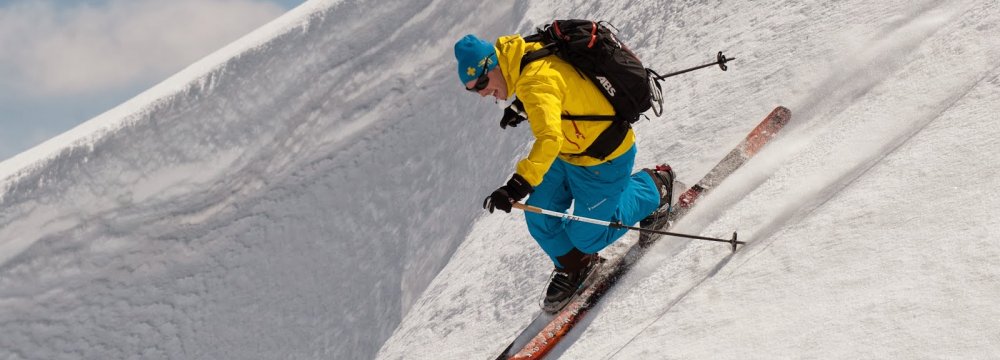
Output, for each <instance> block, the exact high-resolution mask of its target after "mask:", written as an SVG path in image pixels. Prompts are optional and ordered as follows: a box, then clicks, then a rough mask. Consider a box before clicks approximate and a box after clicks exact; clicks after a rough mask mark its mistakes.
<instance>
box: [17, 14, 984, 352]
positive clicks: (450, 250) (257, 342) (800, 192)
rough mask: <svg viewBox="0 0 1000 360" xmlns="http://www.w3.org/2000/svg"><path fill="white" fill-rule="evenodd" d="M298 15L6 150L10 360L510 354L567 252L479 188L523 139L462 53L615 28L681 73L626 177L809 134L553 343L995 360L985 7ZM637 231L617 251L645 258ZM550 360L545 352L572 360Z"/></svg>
mask: <svg viewBox="0 0 1000 360" xmlns="http://www.w3.org/2000/svg"><path fill="white" fill-rule="evenodd" d="M377 5H378V6H375V5H374V4H363V3H360V2H352V1H317V0H313V1H310V2H308V3H306V4H304V5H303V6H300V7H298V8H296V9H295V10H293V11H292V12H290V13H288V14H286V15H285V16H283V17H282V18H280V19H278V20H276V21H274V22H272V23H271V24H269V25H267V26H265V27H264V28H261V29H259V30H258V31H256V32H254V33H252V34H250V35H248V36H247V37H245V38H244V39H241V40H240V41H238V42H236V43H234V44H231V45H230V46H227V47H226V48H224V49H221V50H219V51H218V52H216V53H215V54H213V55H211V56H209V57H207V58H206V59H203V60H202V61H200V62H198V63H196V64H193V65H192V66H191V67H189V68H187V69H185V70H184V71H182V72H181V73H178V74H177V75H175V76H173V77H171V78H170V79H167V80H166V81H164V82H163V83H161V84H159V85H157V86H156V87H154V88H152V89H150V90H149V91H147V92H145V93H143V94H141V95H139V96H137V97H136V98H135V99H132V100H130V101H129V102H126V103H125V104H122V105H121V106H119V107H117V108H115V109H112V110H110V111H108V112H107V113H105V114H103V115H101V116H99V117H97V118H95V119H93V120H91V121H89V122H87V123H85V124H83V125H81V126H80V127H78V128H76V129H73V130H72V131H70V132H68V133H66V134H63V135H60V136H59V137H56V138H54V139H52V140H50V141H48V142H46V143H44V144H42V145H40V146H38V147H36V148H34V149H32V150H29V151H27V152H25V153H23V154H20V155H18V156H15V157H14V158H11V159H9V160H6V161H4V162H2V163H0V189H2V192H0V334H2V335H0V359H78V358H85V359H125V358H142V359H256V358H259V359H275V358H281V359H314V358H337V359H347V358H351V359H353V358H373V357H378V358H386V359H396V358H406V359H425V358H444V359H469V358H491V357H493V356H496V354H498V353H499V351H500V350H502V348H503V347H504V346H506V344H507V342H509V341H510V340H511V339H512V338H513V336H514V335H516V333H517V331H518V330H519V328H520V327H521V326H523V325H525V324H527V323H528V322H529V321H530V319H531V316H532V315H533V313H534V312H536V311H537V309H538V308H537V302H538V296H539V294H540V292H541V290H542V287H543V286H544V282H545V281H546V279H547V276H548V273H549V271H550V268H551V264H550V263H548V262H547V260H546V258H545V257H544V256H543V255H542V253H541V251H540V250H539V249H537V246H536V245H535V244H534V242H533V240H531V239H530V237H529V236H528V234H527V231H526V230H525V228H524V225H523V217H522V216H521V214H518V213H513V214H510V215H507V214H493V215H489V216H486V215H485V214H483V212H482V210H481V208H479V205H480V202H481V199H482V197H483V196H485V194H486V193H488V192H489V191H491V190H492V189H493V188H494V187H495V186H496V185H498V184H500V183H502V181H504V180H505V179H506V177H508V176H509V173H510V171H511V170H512V168H513V164H514V162H515V161H516V160H517V158H518V157H519V156H520V155H522V154H523V153H524V152H525V151H526V147H525V146H526V144H528V143H529V142H530V135H529V134H527V131H526V130H524V129H520V128H518V129H513V131H512V130H511V129H508V130H507V131H501V130H499V129H498V127H497V120H498V119H499V111H498V110H497V109H496V107H494V106H493V104H492V101H489V100H483V99H478V98H476V97H475V96H474V95H471V94H468V93H467V92H465V91H464V90H462V89H461V88H460V86H461V85H460V84H459V83H458V82H457V81H456V80H455V77H454V71H455V70H454V63H453V60H452V53H451V52H452V44H453V42H454V41H455V39H458V38H459V37H461V36H462V35H464V34H466V33H476V34H478V35H480V36H484V37H495V36H498V35H502V34H505V33H512V32H521V33H526V32H528V31H529V30H530V29H531V28H533V27H534V26H536V25H539V24H543V23H545V22H547V21H549V20H550V19H551V18H553V17H559V18H564V17H586V18H601V19H607V20H610V21H612V22H613V23H614V24H615V25H616V26H617V27H618V28H619V29H620V30H621V32H622V34H623V37H624V38H625V39H626V40H627V41H628V43H629V44H631V46H632V48H633V50H635V51H636V52H637V53H639V54H640V56H642V58H643V59H644V60H645V62H646V63H647V65H648V66H650V67H653V68H656V69H662V70H664V71H667V70H674V69H679V68H682V67H687V66H692V65H696V64H700V63H703V62H705V61H708V60H711V59H712V56H713V54H714V52H716V51H718V50H725V51H726V53H727V55H729V56H734V57H736V58H737V60H736V61H734V62H733V63H732V65H731V67H730V71H728V72H725V73H723V72H720V71H718V70H700V71H698V72H695V73H691V74H687V75H683V76H680V77H676V78H671V79H668V80H666V82H665V83H664V85H665V89H664V93H665V97H666V99H667V103H666V104H665V105H666V106H665V115H664V116H663V117H662V118H659V119H653V120H652V121H649V122H642V123H640V124H639V125H638V130H637V131H638V134H639V138H640V139H639V149H640V151H639V157H638V159H637V163H638V164H640V165H644V164H652V163H655V162H660V161H669V162H670V163H671V164H672V165H673V166H674V167H675V169H677V170H678V175H679V177H680V179H681V180H682V181H685V182H687V183H692V182H694V181H696V180H697V179H698V178H699V177H700V176H701V175H702V174H703V173H704V172H706V171H707V170H708V169H709V168H710V167H711V166H713V165H714V164H715V162H717V161H718V160H719V159H720V158H721V157H722V156H723V155H724V154H725V153H726V152H727V151H728V150H729V148H730V147H731V146H732V145H734V144H735V143H736V142H738V141H739V140H740V138H741V137H742V136H743V135H744V134H745V133H746V132H747V131H748V130H749V129H750V128H752V127H753V126H754V125H755V123H756V122H757V121H758V120H759V119H760V118H761V117H763V116H764V115H765V114H766V113H767V112H768V111H769V110H770V109H771V108H773V107H774V106H776V105H779V104H781V105H786V106H788V107H789V108H791V109H792V111H793V119H792V123H790V124H789V126H788V127H787V128H786V129H785V130H783V133H782V135H781V137H779V138H778V139H777V141H776V142H774V143H772V144H771V145H770V146H769V147H768V148H766V149H765V150H764V151H763V152H762V153H760V154H758V156H757V157H756V158H755V160H753V161H752V162H750V163H748V164H747V165H746V166H745V168H744V169H743V170H741V171H740V172H738V173H736V174H734V175H733V176H732V177H731V178H730V179H729V181H727V182H725V183H724V184H722V185H721V186H720V187H719V188H718V189H716V191H715V192H714V193H712V194H711V196H708V197H706V198H705V199H703V200H704V201H703V202H702V203H700V205H699V206H698V208H696V210H695V211H693V212H692V213H690V214H689V216H688V217H687V218H685V219H684V220H683V221H681V222H680V223H679V224H678V225H677V226H676V227H675V230H677V231H683V232H690V233H700V234H704V235H708V236H723V235H725V234H728V233H729V232H731V231H733V230H737V231H739V232H740V238H741V239H743V240H746V241H748V242H750V244H749V245H748V246H746V247H745V248H743V249H742V250H740V251H739V252H738V253H736V254H735V255H731V254H729V252H728V250H727V247H726V246H724V245H718V244H714V243H697V242H694V243H693V242H688V241H686V240H676V239H664V240H663V241H662V242H661V243H660V244H658V245H657V247H655V248H654V249H653V251H652V252H651V253H650V254H649V255H647V257H646V258H645V259H644V260H643V261H642V262H641V263H640V264H639V266H638V267H637V268H636V269H634V271H633V272H632V273H631V274H630V276H628V277H627V278H626V279H624V280H623V282H622V283H620V284H619V286H617V287H616V288H615V289H614V290H613V291H612V292H611V293H610V294H609V295H608V296H606V297H605V298H604V300H603V301H602V303H601V304H600V305H599V306H598V308H597V309H596V310H595V311H594V312H593V313H592V316H591V317H590V318H589V319H588V320H587V321H585V322H584V324H583V325H582V326H580V327H578V328H577V329H576V330H575V331H574V332H573V333H572V334H571V336H570V339H569V340H570V341H568V342H566V343H565V344H564V346H562V347H561V348H559V349H557V350H556V353H555V354H553V355H556V356H558V355H561V357H563V358H567V359H609V358H616V359H634V358H713V359H715V358H789V357H792V358H859V357H863V358H885V357H892V358H998V357H1000V320H998V319H1000V306H998V305H997V304H996V299H998V298H1000V249H998V248H997V245H998V241H997V240H996V239H997V237H998V235H1000V220H998V219H1000V196H998V195H997V190H996V188H998V187H1000V166H998V165H997V164H1000V158H998V157H1000V123H998V122H997V121H996V116H997V115H996V114H997V113H998V111H1000V67H998V65H997V64H998V61H997V60H996V59H997V58H998V56H1000V37H997V36H995V34H996V33H997V31H998V30H1000V10H998V9H997V8H996V6H995V4H994V2H992V1H985V0H981V1H962V2H937V1H919V2H914V1H899V0H890V1H881V2H864V1H856V0H850V1H836V2H806V3H803V2H792V1H762V2H753V3H723V2H721V1H699V2H693V1H665V2H658V1H645V2H642V1H603V2H599V3H598V2H587V1H582V0H573V1H565V2H559V3H553V2H536V1H516V2H512V1H507V2H463V1H445V0H440V1H432V0H423V1H388V0H383V1H379V2H378V4H377ZM632 240H634V239H633V238H631V237H630V238H628V239H625V240H623V241H626V242H627V241H632ZM556 356H552V357H556Z"/></svg>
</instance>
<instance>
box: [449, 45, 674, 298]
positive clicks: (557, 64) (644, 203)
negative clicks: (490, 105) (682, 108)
mask: <svg viewBox="0 0 1000 360" xmlns="http://www.w3.org/2000/svg"><path fill="white" fill-rule="evenodd" d="M541 47H542V45H541V44H540V43H537V42H525V41H524V39H523V38H522V37H521V36H520V35H508V36H502V37H500V38H499V39H497V41H496V42H495V44H493V43H489V42H487V41H485V40H483V39H480V38H478V37H476V36H474V35H466V36H465V37H463V38H462V39H460V40H459V41H458V42H457V43H456V44H455V58H456V59H457V60H458V76H459V79H460V80H461V81H462V83H463V84H464V85H465V88H466V90H468V91H471V92H475V93H478V94H479V96H482V97H485V96H492V97H494V98H496V99H497V100H507V99H508V98H513V96H515V95H516V96H517V98H518V99H519V100H520V101H521V103H522V104H523V105H522V106H523V110H524V112H525V113H526V114H527V121H528V123H529V124H530V127H531V131H532V133H533V134H534V136H535V142H534V144H533V145H532V147H531V151H530V153H529V154H528V156H527V158H525V159H522V160H520V161H519V162H518V163H517V167H516V169H515V172H514V174H513V175H512V176H511V177H510V180H508V181H507V183H506V185H503V186H501V187H500V188H498V189H497V190H496V191H493V193H492V194H490V195H489V196H487V197H486V199H485V200H484V202H483V208H484V209H487V210H488V211H489V212H490V213H492V212H493V211H494V210H495V209H500V210H503V211H504V212H507V213H509V212H510V211H511V207H512V204H513V203H514V202H517V201H520V200H521V199H523V198H525V197H526V196H528V195H529V194H530V195H531V196H530V197H528V199H527V202H526V204H527V205H531V206H537V207H540V208H545V209H550V210H554V211H560V212H564V211H566V210H567V209H569V207H570V205H571V203H573V207H574V211H573V213H574V214H575V215H578V216H583V217H589V218H595V219H599V220H605V221H612V222H614V221H620V222H622V223H624V224H627V225H632V224H635V223H636V222H640V224H641V226H643V227H657V228H658V227H659V226H660V225H662V222H665V221H666V214H667V211H668V210H669V203H670V200H671V195H672V192H673V184H674V173H673V171H672V170H671V169H670V167H669V166H667V165H665V164H661V165H657V166H656V167H654V168H652V169H648V168H647V169H643V170H642V171H640V172H637V173H635V174H632V173H631V172H632V166H633V163H634V161H635V154H636V147H635V134H634V133H633V132H632V130H631V129H628V130H627V131H628V133H627V134H625V137H624V140H622V141H621V142H620V143H619V144H616V146H614V147H613V148H609V149H608V151H609V152H610V154H609V155H607V156H606V157H604V158H603V159H601V158H595V157H592V156H587V155H583V153H585V152H586V150H587V149H588V147H590V146H591V145H592V144H593V143H594V140H595V139H596V138H597V137H598V135H599V134H601V133H602V132H603V131H605V129H608V128H609V127H611V126H612V121H611V120H607V121H577V120H572V119H573V116H572V115H605V116H606V115H614V113H615V111H614V108H613V107H612V105H611V103H610V102H608V100H607V99H606V98H605V96H604V95H603V94H602V93H601V91H600V90H599V89H598V88H597V85H595V84H594V83H593V82H592V81H590V80H588V79H587V78H585V77H583V76H581V75H580V74H579V73H578V72H577V70H576V69H574V68H573V66H572V65H570V64H569V63H567V62H566V61H563V60H562V59H560V58H558V57H556V56H547V57H544V58H541V59H539V60H537V61H532V62H528V63H527V64H525V65H524V66H523V69H522V68H521V66H522V65H521V59H522V57H523V56H524V55H525V53H527V52H530V51H535V50H537V49H539V48H541ZM567 117H568V118H569V119H567ZM525 220H526V222H527V226H528V231H529V232H530V233H531V236H532V237H533V238H534V239H535V241H537V242H538V244H539V245H540V246H541V248H542V250H543V251H544V252H545V253H546V254H547V255H548V256H549V257H550V258H551V259H552V262H553V263H554V264H555V269H554V270H553V272H552V275H551V277H550V280H549V284H548V286H547V287H546V290H545V297H544V300H543V302H542V308H543V310H545V311H547V312H550V313H554V312H556V311H558V310H559V309H561V308H562V307H563V306H565V305H566V304H567V303H568V302H569V300H570V299H571V298H572V296H573V295H574V294H575V293H576V292H577V291H578V290H579V289H580V288H581V287H582V286H583V284H584V281H585V280H586V279H587V276H589V275H590V274H591V273H592V272H593V270H594V269H595V268H596V267H597V265H598V264H599V263H600V258H599V257H598V255H597V253H598V252H599V251H600V250H602V249H604V248H605V247H607V246H608V245H610V244H611V243H613V242H614V241H615V240H617V239H619V238H620V237H621V236H622V235H624V234H625V232H626V230H625V229H613V228H609V227H603V226H599V225H593V224H587V223H582V222H575V221H563V220H562V219H560V218H555V217H550V216H545V215H542V214H534V213H525Z"/></svg>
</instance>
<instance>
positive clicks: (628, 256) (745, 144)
mask: <svg viewBox="0 0 1000 360" xmlns="http://www.w3.org/2000/svg"><path fill="white" fill-rule="evenodd" d="M789 120H791V111H790V110H788V108H785V107H783V106H779V107H777V108H775V109H774V110H773V111H771V113H770V114H768V115H767V116H766V117H765V118H764V120H762V121H761V122H760V123H759V124H758V125H757V126H756V127H754V129H753V130H751V131H750V133H749V134H747V136H746V137H745V138H744V139H743V141H741V142H740V143H739V144H738V145H736V147H734V148H733V150H731V151H730V152H729V153H728V154H726V156H725V157H724V158H723V159H722V160H721V161H719V163H718V164H716V165H715V167H713V168H712V170H710V171H709V172H708V173H707V174H705V176H704V177H702V179H701V180H700V181H698V182H697V183H696V184H694V185H693V186H691V188H689V189H688V190H687V191H685V192H684V193H682V194H681V195H680V196H679V198H678V201H677V204H676V205H675V206H674V207H673V208H671V212H670V214H669V215H668V221H667V222H666V223H665V225H664V226H662V227H661V228H660V229H669V227H670V226H671V225H672V224H674V223H676V222H677V221H678V220H680V219H681V218H682V217H683V216H684V215H685V214H687V213H688V211H690V209H691V208H692V207H693V206H694V205H695V204H696V202H697V200H698V199H699V198H700V197H701V196H703V195H704V194H706V193H708V192H709V191H711V190H712V189H713V188H715V187H716V186H718V184H720V183H722V181H723V180H725V179H726V177H728V176H729V175H730V174H732V173H733V172H735V171H736V169H738V168H739V167H740V166H742V165H743V164H745V163H746V162H747V161H748V160H749V159H750V158H752V157H753V156H754V155H756V154H757V153H758V152H759V151H760V149H761V148H763V147H764V145H766V144H767V142H768V141H770V140H771V139H772V138H774V136H775V135H776V134H777V133H778V131H780V130H781V129H782V128H783V127H784V126H785V124H787V123H788V121H789ZM660 229H657V230H660ZM661 236H662V235H660V234H656V233H649V232H643V233H641V234H640V235H639V241H637V242H636V243H635V244H633V245H632V246H631V247H629V249H628V250H627V251H625V253H624V254H623V255H621V256H618V257H614V258H611V259H607V260H606V261H605V263H604V265H603V266H602V267H601V269H599V270H598V272H597V273H595V274H592V275H591V276H596V279H593V281H592V282H590V281H588V282H590V283H591V284H590V286H587V287H585V288H584V289H583V290H582V292H580V293H579V294H577V295H576V297H575V298H574V299H573V300H571V301H570V302H569V303H568V304H567V305H566V306H565V307H564V308H563V309H562V310H560V311H559V312H558V313H556V314H555V315H552V314H546V313H545V312H539V313H538V314H537V315H536V316H535V318H534V320H533V321H532V322H531V324H530V325H529V326H528V327H527V328H525V329H524V330H523V331H522V332H521V333H520V335H518V336H517V337H516V338H515V339H514V340H513V341H512V342H511V343H510V345H508V346H507V348H506V349H505V350H504V351H503V352H502V353H501V354H500V355H499V356H498V357H497V360H504V359H540V358H542V357H543V356H545V354H548V353H549V351H551V350H552V349H554V348H555V346H556V345H557V344H558V343H559V341H560V340H562V339H563V338H564V337H565V336H566V334H568V333H569V331H570V330H572V329H573V327H574V326H575V325H576V324H577V323H578V322H579V321H580V320H581V319H583V317H584V316H585V315H586V314H587V312H588V311H589V310H590V309H591V308H593V306H594V305H596V304H597V302H598V301H599V300H600V299H601V297H602V296H603V295H604V294H605V293H606V292H607V290H608V289H610V288H611V287H612V286H614V285H615V284H616V283H617V282H618V280H619V279H621V278H622V277H623V276H624V275H625V274H626V273H627V272H628V271H629V269H631V267H632V265H634V264H635V263H636V262H637V261H638V260H639V259H640V258H641V257H642V256H643V255H644V254H645V252H646V250H647V249H648V248H649V247H650V246H651V245H652V244H653V243H654V242H655V241H657V240H658V239H659V238H660V237H661ZM640 244H642V245H640ZM734 250H735V249H734Z"/></svg>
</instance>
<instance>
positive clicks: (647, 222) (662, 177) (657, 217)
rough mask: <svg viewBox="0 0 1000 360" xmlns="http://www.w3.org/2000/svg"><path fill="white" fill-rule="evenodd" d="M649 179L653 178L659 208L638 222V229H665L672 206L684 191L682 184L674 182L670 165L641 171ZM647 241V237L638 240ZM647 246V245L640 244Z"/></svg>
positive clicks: (661, 165)
mask: <svg viewBox="0 0 1000 360" xmlns="http://www.w3.org/2000/svg"><path fill="white" fill-rule="evenodd" d="M642 171H645V172H646V173H647V174H649V177H651V178H653V183H654V184H656V190H657V191H659V193H660V206H659V207H657V208H656V211H653V213H652V214H650V215H649V216H647V217H646V218H645V219H642V220H641V221H639V227H642V228H644V229H654V230H656V229H662V228H664V227H666V226H667V225H668V224H667V219H668V218H669V215H670V212H671V210H672V207H673V204H675V203H676V202H677V197H678V195H679V194H680V192H681V191H683V189H684V187H685V186H684V184H682V183H681V182H680V181H675V180H674V179H675V178H676V176H675V175H674V170H673V169H671V168H670V165H667V164H660V165H656V167H655V168H653V169H642ZM644 239H649V236H640V237H639V240H640V241H642V240H644ZM642 245H648V244H642Z"/></svg>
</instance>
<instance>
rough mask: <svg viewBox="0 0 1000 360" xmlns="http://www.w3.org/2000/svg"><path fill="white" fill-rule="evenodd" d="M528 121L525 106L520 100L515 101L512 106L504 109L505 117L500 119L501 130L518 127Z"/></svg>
mask: <svg viewBox="0 0 1000 360" xmlns="http://www.w3.org/2000/svg"><path fill="white" fill-rule="evenodd" d="M527 119H528V116H527V115H525V113H524V104H523V103H521V100H520V99H514V102H512V103H511V104H510V106H508V107H507V108H506V109H503V117H502V118H500V128H501V129H507V127H508V126H510V127H517V124H520V123H521V122H522V121H524V120H527Z"/></svg>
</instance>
